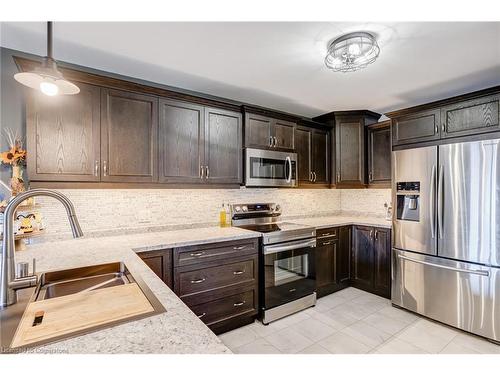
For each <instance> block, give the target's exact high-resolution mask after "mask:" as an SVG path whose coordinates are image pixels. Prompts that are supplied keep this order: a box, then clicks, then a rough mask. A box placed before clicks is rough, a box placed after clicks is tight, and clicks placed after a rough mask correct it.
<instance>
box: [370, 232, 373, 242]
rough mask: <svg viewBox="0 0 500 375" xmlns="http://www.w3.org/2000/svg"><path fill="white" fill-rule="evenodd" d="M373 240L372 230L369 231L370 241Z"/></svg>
mask: <svg viewBox="0 0 500 375" xmlns="http://www.w3.org/2000/svg"><path fill="white" fill-rule="evenodd" d="M371 239H373V229H371V230H370V240H371Z"/></svg>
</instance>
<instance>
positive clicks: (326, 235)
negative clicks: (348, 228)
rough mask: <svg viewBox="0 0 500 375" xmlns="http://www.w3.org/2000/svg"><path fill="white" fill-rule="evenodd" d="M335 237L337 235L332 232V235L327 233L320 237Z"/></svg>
mask: <svg viewBox="0 0 500 375" xmlns="http://www.w3.org/2000/svg"><path fill="white" fill-rule="evenodd" d="M336 235H337V233H335V232H333V233H330V232H328V233H323V234H322V235H321V237H329V236H332V237H335V236H336Z"/></svg>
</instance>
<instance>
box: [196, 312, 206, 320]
mask: <svg viewBox="0 0 500 375" xmlns="http://www.w3.org/2000/svg"><path fill="white" fill-rule="evenodd" d="M205 315H207V313H206V312H204V313H203V314H200V315H198V318H200V319H201V318H203V317H204V316H205Z"/></svg>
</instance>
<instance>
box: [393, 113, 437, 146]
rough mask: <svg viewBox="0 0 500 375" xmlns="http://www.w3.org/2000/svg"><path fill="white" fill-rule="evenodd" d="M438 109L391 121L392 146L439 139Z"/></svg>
mask: <svg viewBox="0 0 500 375" xmlns="http://www.w3.org/2000/svg"><path fill="white" fill-rule="evenodd" d="M439 119H440V113H439V109H436V110H430V111H425V112H419V113H415V114H411V115H407V116H403V117H399V118H396V119H394V120H393V121H392V145H393V146H397V145H403V144H408V143H416V142H425V141H432V140H436V139H439V137H440V135H439Z"/></svg>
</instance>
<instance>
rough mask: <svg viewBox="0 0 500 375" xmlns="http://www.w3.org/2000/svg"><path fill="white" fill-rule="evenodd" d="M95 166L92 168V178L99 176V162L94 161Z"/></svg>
mask: <svg viewBox="0 0 500 375" xmlns="http://www.w3.org/2000/svg"><path fill="white" fill-rule="evenodd" d="M94 164H95V166H94V176H96V177H97V176H99V160H96V161H95V163H94Z"/></svg>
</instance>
